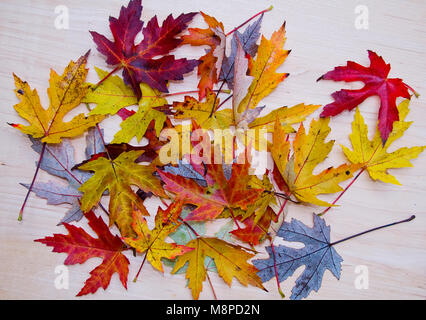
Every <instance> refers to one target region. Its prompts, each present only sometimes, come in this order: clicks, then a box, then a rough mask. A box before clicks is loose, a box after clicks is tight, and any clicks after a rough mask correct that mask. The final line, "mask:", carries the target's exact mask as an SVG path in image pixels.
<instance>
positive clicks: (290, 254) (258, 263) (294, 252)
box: [253, 215, 343, 300]
mask: <svg viewBox="0 0 426 320" xmlns="http://www.w3.org/2000/svg"><path fill="white" fill-rule="evenodd" d="M277 234H278V236H280V237H282V238H283V239H284V240H286V241H294V242H301V243H303V244H304V245H305V246H304V247H303V248H301V249H295V248H290V247H286V246H282V245H280V246H276V247H275V260H276V267H277V273H278V279H279V281H280V282H282V281H284V280H286V279H287V278H288V277H290V276H291V275H292V274H293V273H294V272H295V271H296V270H297V269H298V268H299V267H301V266H303V265H305V266H306V267H305V270H303V273H302V274H301V275H300V276H299V277H298V278H297V280H296V285H295V286H294V287H293V289H292V291H291V297H290V299H294V300H299V299H302V298H306V297H307V296H308V295H309V293H310V292H311V291H312V290H315V291H318V290H319V288H320V287H321V283H322V278H323V275H324V272H325V270H326V269H328V270H330V271H331V273H332V274H333V275H334V276H335V277H336V278H337V279H339V278H340V271H341V262H342V261H343V259H342V257H341V256H340V255H339V254H338V253H337V252H336V250H335V249H334V248H333V247H332V246H331V245H330V227H329V226H326V224H325V221H324V220H323V219H321V218H320V217H318V216H317V215H314V226H313V228H310V227H308V226H306V225H305V224H303V223H302V222H300V221H298V220H295V219H292V220H291V222H290V223H288V222H285V223H284V224H283V225H282V226H281V228H280V229H279V231H278V233H277ZM266 251H267V252H268V253H269V258H268V259H259V260H254V261H253V264H254V266H255V267H256V268H258V269H259V272H258V275H259V276H260V278H261V279H262V282H266V281H268V280H270V279H271V278H273V277H275V269H274V256H273V252H272V248H271V247H267V248H266Z"/></svg>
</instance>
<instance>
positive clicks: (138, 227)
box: [124, 203, 193, 272]
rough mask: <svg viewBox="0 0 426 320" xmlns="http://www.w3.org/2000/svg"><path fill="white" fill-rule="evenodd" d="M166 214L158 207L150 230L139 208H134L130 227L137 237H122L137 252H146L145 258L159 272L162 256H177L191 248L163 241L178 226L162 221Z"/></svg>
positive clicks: (170, 257) (173, 257) (171, 257)
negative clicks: (152, 227)
mask: <svg viewBox="0 0 426 320" xmlns="http://www.w3.org/2000/svg"><path fill="white" fill-rule="evenodd" d="M171 206H173V204H172V205H171ZM180 206H182V203H180ZM166 215H167V211H166V212H165V211H163V210H162V209H161V208H159V209H158V213H157V215H156V216H155V227H154V229H152V230H150V229H149V228H148V225H147V222H146V220H145V218H144V217H143V216H142V213H141V212H140V211H139V210H134V211H133V223H132V227H133V230H134V231H135V232H136V234H137V237H136V238H124V241H125V242H126V243H127V244H128V245H129V246H131V247H133V248H135V249H136V250H137V251H138V252H140V253H144V252H146V259H147V260H148V261H149V262H150V263H151V265H152V266H153V267H154V268H156V269H157V270H159V271H161V272H164V270H163V264H162V262H161V259H162V258H167V259H175V258H176V257H177V256H180V255H182V254H184V253H186V252H188V251H191V250H193V249H192V248H189V247H186V246H183V245H177V244H176V243H169V242H165V239H166V237H167V236H168V235H169V234H170V233H172V232H174V231H176V229H177V228H178V227H179V224H173V223H171V222H170V221H166V222H164V220H165V218H166V219H167V217H166Z"/></svg>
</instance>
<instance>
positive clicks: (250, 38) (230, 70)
mask: <svg viewBox="0 0 426 320" xmlns="http://www.w3.org/2000/svg"><path fill="white" fill-rule="evenodd" d="M262 20H263V13H262V14H261V15H260V17H259V19H257V20H256V22H254V23H253V24H251V25H249V26H248V27H247V28H246V29H245V30H244V32H243V33H240V32H239V31H238V30H235V32H234V35H233V37H232V40H231V53H230V55H229V57H227V56H226V55H225V56H224V57H223V63H222V70H221V73H220V78H219V79H220V80H224V81H226V83H227V85H228V87H229V88H231V89H233V87H234V64H235V57H236V55H237V48H238V43H241V46H242V48H243V49H244V52H245V53H246V54H249V55H250V56H251V57H254V56H256V53H257V48H258V45H257V40H258V39H259V37H260V32H259V30H260V26H261V24H262Z"/></svg>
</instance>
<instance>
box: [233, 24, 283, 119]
mask: <svg viewBox="0 0 426 320" xmlns="http://www.w3.org/2000/svg"><path fill="white" fill-rule="evenodd" d="M285 40H286V38H285V23H284V24H283V25H282V26H281V28H280V29H279V30H277V31H275V32H274V33H273V34H272V37H271V39H270V40H267V39H266V38H265V37H264V36H262V39H261V42H260V45H259V48H258V51H257V56H256V59H255V60H254V59H253V58H250V59H249V70H250V72H249V75H250V76H252V77H254V80H253V82H252V83H251V85H250V87H249V89H248V92H247V94H246V96H245V97H244V99H243V100H242V101H241V102H240V103H239V105H238V107H237V111H238V112H239V113H244V112H245V111H246V110H249V109H254V108H255V107H256V106H257V105H258V104H259V102H260V101H261V100H262V99H263V98H264V97H266V96H267V95H269V94H270V93H271V92H272V91H273V90H274V89H275V88H276V87H277V86H278V84H279V83H280V82H282V81H283V80H284V79H285V78H287V77H288V73H277V72H276V70H277V68H278V67H279V66H280V65H281V64H282V63H284V61H285V59H286V58H287V56H288V54H289V53H290V51H287V50H283V49H282V47H283V46H284V42H285Z"/></svg>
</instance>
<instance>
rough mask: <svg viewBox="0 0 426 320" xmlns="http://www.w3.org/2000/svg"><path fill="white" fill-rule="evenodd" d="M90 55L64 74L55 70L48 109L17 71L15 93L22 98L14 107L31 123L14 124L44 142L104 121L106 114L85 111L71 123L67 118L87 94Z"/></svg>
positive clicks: (67, 135) (69, 134)
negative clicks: (66, 120) (88, 113)
mask: <svg viewBox="0 0 426 320" xmlns="http://www.w3.org/2000/svg"><path fill="white" fill-rule="evenodd" d="M88 56H89V52H87V53H86V54H85V55H84V56H81V57H80V58H79V59H78V60H77V62H73V61H71V62H70V63H69V65H68V66H67V67H66V68H65V70H64V73H63V74H62V76H59V75H58V74H57V73H56V72H55V71H54V70H51V72H50V80H49V88H48V89H47V95H48V96H49V100H50V104H49V107H48V108H47V109H44V108H43V107H42V106H41V103H40V98H39V96H38V93H37V90H31V88H30V86H29V85H28V83H27V82H26V81H22V80H21V79H20V78H19V77H18V76H16V75H15V74H13V77H14V78H15V86H16V89H15V93H16V96H17V97H18V99H19V100H20V102H19V103H18V104H16V105H15V106H14V108H15V110H16V111H17V112H18V114H19V115H20V116H21V117H22V118H24V119H25V120H27V121H28V122H29V125H28V126H25V125H22V124H11V125H12V126H13V127H15V128H18V129H19V130H21V131H22V132H23V133H25V134H29V135H32V136H33V137H34V138H41V141H42V142H45V143H59V142H61V140H62V138H72V137H75V136H78V135H80V134H82V133H84V131H86V129H88V128H90V127H93V126H95V125H96V124H97V123H98V122H100V121H102V120H103V119H104V117H103V116H100V115H95V116H88V117H86V116H85V115H84V114H79V115H77V116H75V117H74V118H73V119H72V120H71V121H69V122H64V121H63V119H64V117H65V115H66V114H67V113H68V112H70V111H71V110H72V109H74V108H76V107H77V106H78V105H79V104H80V102H81V100H82V99H83V97H84V96H85V95H86V92H87V88H88V85H87V84H86V83H85V79H86V76H87V72H88V69H86V68H85V66H86V62H87V57H88Z"/></svg>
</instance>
